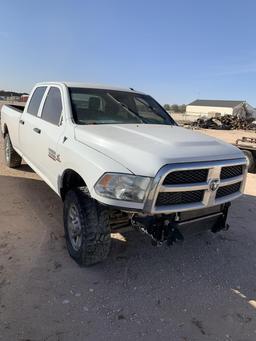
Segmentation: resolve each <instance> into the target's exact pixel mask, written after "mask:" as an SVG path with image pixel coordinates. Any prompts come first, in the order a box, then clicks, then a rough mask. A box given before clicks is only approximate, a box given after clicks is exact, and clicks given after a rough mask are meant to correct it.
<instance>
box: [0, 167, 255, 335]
mask: <svg viewBox="0 0 256 341" xmlns="http://www.w3.org/2000/svg"><path fill="white" fill-rule="evenodd" d="M17 174H18V173H17ZM0 188H1V192H0V209H1V210H0V212H1V214H5V215H6V216H5V221H9V222H10V221H12V223H10V228H12V229H15V228H17V231H18V230H19V221H18V219H16V218H15V215H16V214H14V213H15V211H16V212H17V210H20V209H22V215H23V216H24V215H25V216H26V215H27V216H28V221H31V223H30V226H29V227H27V228H29V229H30V232H31V233H34V234H35V235H36V234H37V233H39V229H42V228H43V229H44V230H45V234H46V237H45V239H44V242H43V244H42V245H41V246H40V250H41V253H40V257H39V258H38V260H37V262H36V266H35V269H34V270H33V269H32V270H31V271H32V273H33V271H35V273H36V274H37V280H38V279H40V277H41V278H42V280H43V283H44V284H42V285H43V286H44V290H47V287H48V286H50V285H51V283H52V281H53V280H56V279H58V280H59V281H61V280H63V287H62V289H60V290H62V291H63V288H65V286H67V288H69V286H70V285H71V284H70V283H72V282H73V279H74V278H75V286H76V290H78V291H79V292H81V293H83V292H86V290H87V292H88V290H95V291H97V290H98V295H99V297H98V299H99V300H103V301H104V302H105V303H104V304H105V306H107V307H108V309H110V310H111V309H112V310H113V309H117V307H121V308H120V309H121V311H122V316H123V317H122V318H124V319H131V318H132V316H134V314H135V313H136V316H137V317H138V318H140V321H142V322H141V325H140V328H141V326H143V325H146V321H147V316H148V315H150V319H151V321H152V323H151V324H150V325H147V329H148V332H151V334H152V335H157V333H156V330H157V328H159V323H164V322H162V321H160V320H159V319H160V318H161V319H163V321H169V322H168V323H169V324H170V323H171V324H172V328H173V330H175V335H178V336H180V337H185V336H186V337H187V336H188V337H189V335H190V333H191V330H192V331H193V332H194V333H195V335H196V337H195V338H188V339H187V340H200V339H201V338H202V339H204V338H203V337H206V338H207V340H212V339H214V340H215V339H218V340H224V339H225V338H224V336H225V335H229V336H230V340H238V339H242V338H243V337H244V339H246V337H248V335H249V338H248V340H253V338H251V335H255V333H254V331H255V330H256V321H255V312H256V310H255V309H256V284H255V283H256V281H255V267H256V263H255V259H256V247H255V242H256V234H255V227H256V224H255V221H256V211H255V197H254V196H251V195H244V196H243V197H241V198H240V199H238V200H237V201H235V202H234V203H233V204H232V207H231V210H230V215H229V224H230V225H231V228H230V230H229V231H227V232H221V233H218V234H212V233H210V232H207V233H204V234H201V235H197V236H193V237H190V238H189V239H188V240H185V241H184V243H182V244H176V245H173V246H172V247H166V246H164V247H162V248H157V247H153V246H151V243H150V240H149V238H148V237H146V236H144V235H142V234H140V233H138V232H137V231H134V232H133V231H132V232H128V233H125V234H124V235H123V237H120V238H119V237H118V236H114V238H113V239H112V241H113V242H112V250H111V253H110V256H109V258H108V259H107V260H106V261H105V262H104V263H101V264H98V265H96V266H93V267H90V268H86V269H85V268H80V267H79V266H77V265H76V263H75V262H73V260H71V259H70V258H69V256H68V255H67V250H66V247H65V240H64V232H63V224H62V202H61V200H60V199H59V198H58V196H57V195H56V194H55V193H54V192H53V191H52V190H51V189H50V188H49V187H48V186H47V185H46V184H45V183H44V182H43V181H40V180H34V179H28V178H22V177H17V178H14V177H8V176H0ZM7 197H8V200H7V203H5V204H4V200H5V199H6V198H7ZM21 203H22V208H20V205H21ZM4 205H7V206H8V207H9V209H7V208H6V209H3V206H4ZM13 210H14V212H13ZM31 212H33V215H34V217H35V218H34V220H32V219H31V220H30V214H31ZM15 219H16V221H17V224H14V223H13V220H15ZM0 226H1V223H0ZM19 233H21V234H22V231H19ZM24 233H25V232H24ZM14 247H17V246H15V245H14ZM24 247H27V248H28V249H29V248H31V245H30V244H29V243H28V244H27V245H26V244H25V246H24ZM22 252H23V253H24V254H26V250H24V249H23V250H22ZM56 264H57V265H58V264H59V266H56ZM45 268H47V277H43V275H42V274H43V272H44V271H46V270H45ZM31 276H32V275H31ZM91 287H93V289H91ZM87 304H88V305H89V303H87ZM88 309H90V307H88ZM113 314H114V313H113ZM115 314H117V313H115ZM115 314H114V315H115ZM134 318H135V317H134ZM116 321H117V317H116V315H115V317H113V323H116ZM143 321H144V322H143ZM138 328H139V327H138ZM167 331H168V330H167V329H166V333H167ZM166 335H168V333H167V334H166ZM184 335H185V336H184ZM237 335H239V338H238V337H237ZM232 337H233V338H232ZM184 340H185V339H184ZM246 340H247V339H246Z"/></svg>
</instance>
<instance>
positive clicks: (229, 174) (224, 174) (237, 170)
mask: <svg viewBox="0 0 256 341" xmlns="http://www.w3.org/2000/svg"><path fill="white" fill-rule="evenodd" d="M242 174H243V166H242V165H238V166H230V167H223V168H222V169H221V173H220V178H221V179H229V178H233V177H234V176H239V175H242Z"/></svg>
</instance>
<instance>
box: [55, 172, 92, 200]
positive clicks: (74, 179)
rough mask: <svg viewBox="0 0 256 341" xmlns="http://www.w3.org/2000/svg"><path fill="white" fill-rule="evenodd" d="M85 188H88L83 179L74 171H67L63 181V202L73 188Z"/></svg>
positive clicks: (61, 191) (61, 192) (61, 193)
mask: <svg viewBox="0 0 256 341" xmlns="http://www.w3.org/2000/svg"><path fill="white" fill-rule="evenodd" d="M84 186H86V183H85V182H84V180H83V178H82V177H81V176H80V175H79V174H78V173H77V172H75V171H74V170H72V169H67V170H66V171H65V172H64V174H63V176H62V181H61V188H60V195H61V198H62V200H64V199H65V196H66V194H67V192H68V191H70V190H71V189H72V188H77V187H84Z"/></svg>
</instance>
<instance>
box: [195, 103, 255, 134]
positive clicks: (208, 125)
mask: <svg viewBox="0 0 256 341" xmlns="http://www.w3.org/2000/svg"><path fill="white" fill-rule="evenodd" d="M190 126H192V127H195V128H204V129H223V130H235V129H243V130H256V109H254V108H253V107H252V106H250V105H249V104H248V103H246V102H243V103H241V105H239V106H237V107H236V108H235V109H234V111H233V115H224V116H221V114H220V113H213V115H211V116H210V117H209V114H208V116H204V117H200V118H198V119H197V120H196V121H195V122H193V123H192V124H191V125H190Z"/></svg>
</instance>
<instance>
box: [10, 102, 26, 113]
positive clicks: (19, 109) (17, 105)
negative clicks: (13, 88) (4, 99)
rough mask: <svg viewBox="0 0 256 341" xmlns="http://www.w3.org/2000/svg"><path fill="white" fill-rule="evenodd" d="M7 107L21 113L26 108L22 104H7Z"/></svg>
mask: <svg viewBox="0 0 256 341" xmlns="http://www.w3.org/2000/svg"><path fill="white" fill-rule="evenodd" d="M6 106H7V107H9V108H11V109H15V110H17V111H19V112H23V111H24V108H25V105H22V104H6Z"/></svg>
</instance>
